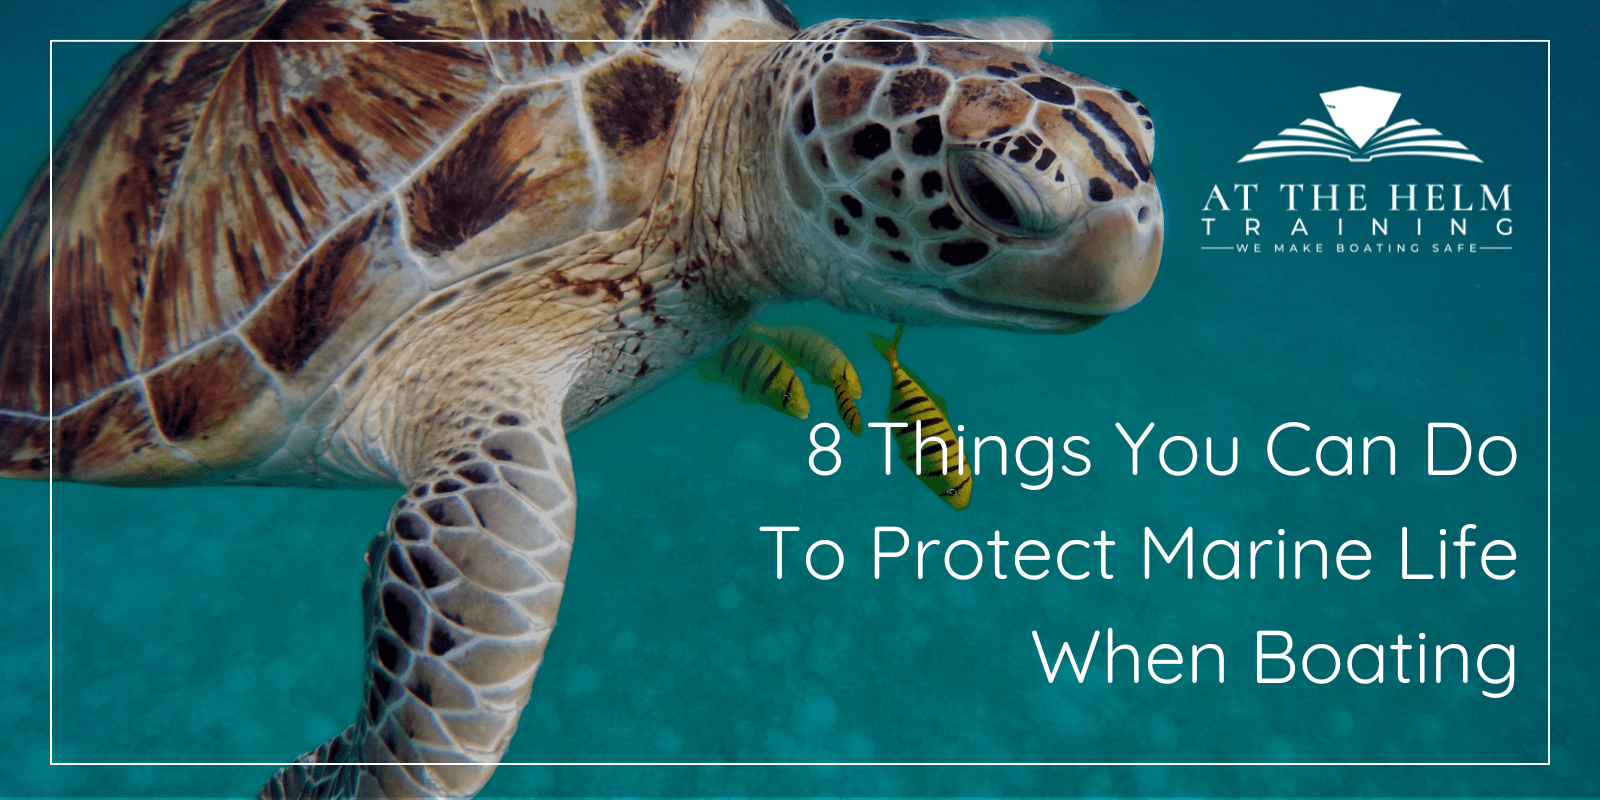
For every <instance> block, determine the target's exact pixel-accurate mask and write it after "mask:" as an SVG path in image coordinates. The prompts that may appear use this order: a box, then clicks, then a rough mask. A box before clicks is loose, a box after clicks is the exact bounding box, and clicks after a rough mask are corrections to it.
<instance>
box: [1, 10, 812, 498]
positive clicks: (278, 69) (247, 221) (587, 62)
mask: <svg viewBox="0 0 1600 800" xmlns="http://www.w3.org/2000/svg"><path fill="white" fill-rule="evenodd" d="M712 6H713V4H712V3H711V2H709V0H681V1H680V0H655V1H654V2H648V0H602V1H601V2H591V1H590V0H567V2H564V3H549V2H547V3H535V2H526V3H525V2H516V1H514V0H471V2H467V1H466V0H455V1H454V2H451V1H450V0H411V1H410V2H408V1H407V0H360V2H356V0H278V1H277V2H259V0H209V1H208V2H200V3H196V4H194V5H191V6H189V7H188V8H186V9H184V10H183V11H181V12H179V13H178V14H177V15H176V16H174V17H173V18H172V19H171V20H169V21H168V22H167V23H165V24H164V25H163V26H162V27H161V28H160V29H159V30H157V31H156V33H154V34H153V35H152V36H151V37H150V38H152V39H156V40H187V41H171V42H160V41H158V42H155V43H151V44H148V45H145V46H143V47H141V48H140V49H138V50H136V51H135V52H133V53H132V54H130V55H128V56H127V57H125V58H124V59H123V60H122V61H121V62H120V63H119V64H118V66H117V67H116V69H115V70H114V71H113V73H112V77H111V79H110V80H109V81H108V82H107V83H106V84H105V85H104V86H103V87H102V88H101V90H100V91H99V93H98V94H97V95H96V96H95V97H94V98H93V99H92V100H91V101H90V103H89V104H88V106H87V107H86V108H85V110H84V112H83V113H82V114H81V115H80V116H79V117H78V118H77V119H76V121H75V122H74V123H73V125H72V127H71V128H70V129H69V131H68V133H67V135H66V137H65V139H64V140H63V143H62V145H61V146H60V148H59V149H58V150H57V152H56V155H55V157H54V163H53V165H52V166H53V173H54V180H55V191H54V208H53V212H54V213H53V218H54V219H53V221H54V228H53V230H54V239H53V242H52V241H51V240H50V239H49V236H48V231H49V227H48V225H47V221H48V220H49V218H50V217H51V214H50V213H49V212H50V211H51V210H52V209H50V208H49V203H50V193H49V192H48V191H47V187H46V185H45V180H44V178H43V177H42V176H41V178H40V179H39V181H38V182H37V183H36V184H35V185H34V187H33V189H32V190H31V192H30V194H29V196H28V198H27V199H26V200H25V202H24V204H23V206H22V208H21V210H20V211H19V212H18V214H17V217H16V219H14V220H13V221H12V224H11V226H10V228H9V230H8V231H7V233H6V236H5V240H4V242H3V245H0V331H4V341H3V342H0V473H4V474H7V475H11V476H16V477H44V476H45V475H46V474H47V473H49V472H50V471H51V466H50V465H49V464H48V463H47V458H48V455H47V454H48V437H49V436H50V433H49V428H50V426H49V421H50V419H51V415H54V416H55V417H56V426H57V432H56V442H55V444H56V448H55V452H56V455H55V459H56V463H55V465H54V472H55V475H56V476H57V477H65V478H71V479H75V480H87V481H98V482H115V483H154V482H163V481H169V480H194V479H200V478H206V477H211V476H219V475H226V474H227V472H228V471H230V470H236V469H238V468H240V467H243V466H246V465H248V464H251V463H254V462H256V461H259V460H260V459H261V458H262V457H264V456H265V455H266V454H268V453H270V452H272V450H273V449H275V448H276V447H277V446H278V445H280V444H281V443H282V441H283V440H284V439H285V438H286V437H287V436H288V434H289V431H290V430H292V428H293V426H294V424H295V422H296V421H297V420H298V419H299V418H300V416H301V415H302V414H303V413H304V411H305V409H306V408H307V407H308V406H309V405H310V403H311V401H312V400H314V399H315V398H316V397H317V396H318V395H320V394H321V393H322V392H323V391H324V389H326V388H327V387H328V385H329V384H330V383H331V382H332V381H333V380H334V379H335V378H336V377H337V376H338V375H339V374H340V373H341V372H342V371H343V370H344V369H345V368H346V366H347V365H349V364H350V363H351V361H352V360H354V359H355V357H356V355H357V354H358V353H359V352H360V351H361V350H362V349H363V348H365V347H366V346H367V345H368V344H369V343H370V342H372V340H373V339H374V338H376V337H377V336H378V335H379V334H380V333H381V332H382V331H383V330H384V328H385V327H386V326H388V325H389V324H390V323H391V322H393V321H394V320H395V319H396V318H398V317H399V316H400V315H401V314H403V313H404V312H405V311H406V310H407V309H408V308H410V307H411V306H413V305H414V304H416V303H417V302H418V301H419V300H420V299H422V298H423V297H424V296H425V295H427V294H428V293H430V292H432V291H434V290H437V289H439V288H440V287H443V286H446V285H448V284H451V283H453V282H455V281H459V280H461V279H463V278H465V277H468V276H470V275H473V274H474V273H477V272H479V271H481V270H483V269H486V268H488V267H491V266H494V265H496V264H500V263H503V262H505V261H507V260H510V259H512V258H516V257H518V256H523V255H527V254H530V253H535V252H538V251H540V250H544V249H546V248H548V247H551V246H554V245H558V244H560V243H562V242H564V241H567V240H569V239H571V238H574V237H575V236H577V235H579V234H581V233H583V232H585V231H587V230H591V229H595V230H606V229H611V228H615V227H619V226H620V224H621V223H623V222H625V221H627V220H629V219H632V218H633V217H635V216H636V215H638V214H639V213H641V212H642V211H643V210H644V209H645V208H646V206H647V205H648V204H649V202H650V201H651V199H652V196H653V194H654V192H655V189H656V187H657V185H658V184H659V181H660V179H661V174H662V171H663V170H662V165H663V162H664V157H665V155H666V152H667V148H668V146H669V142H670V139H671V133H672V130H673V124H674V122H675V120H676V119H677V116H678V115H679V114H680V113H683V111H684V109H683V107H682V103H681V102H680V101H681V100H682V99H683V94H684V91H685V87H686V84H687V80H688V71H689V70H690V69H692V67H693V65H694V60H695V57H696V56H697V55H698V47H699V45H696V44H693V43H690V42H682V41H673V40H683V39H696V38H704V35H705V34H706V33H707V32H708V30H707V19H708V15H709V11H710V9H711V8H712ZM716 10H717V13H718V15H719V17H720V16H722V15H725V14H727V13H729V12H730V11H731V12H733V13H735V14H740V15H744V16H748V17H751V18H755V19H760V20H763V21H766V22H769V23H774V22H775V23H777V24H780V25H784V26H787V27H788V28H790V29H793V28H794V27H795V23H794V19H793V17H791V16H790V15H789V13H788V11H787V10H786V9H784V8H783V6H782V5H781V3H779V2H777V0H747V2H746V3H745V4H740V3H737V2H736V3H726V2H721V3H717V4H716ZM195 40H212V41H195ZM52 244H53V251H54V252H53V255H54V287H53V292H52V291H51V287H50V285H49V284H50V280H49V270H50V256H51V250H52V247H51V245H52ZM52 314H53V317H54V320H53V325H52V319H51V317H52ZM52 336H53V338H54V341H53V359H54V371H53V373H52V371H51V370H50V368H49V364H50V359H51V357H52V347H51V344H52V342H51V339H52Z"/></svg>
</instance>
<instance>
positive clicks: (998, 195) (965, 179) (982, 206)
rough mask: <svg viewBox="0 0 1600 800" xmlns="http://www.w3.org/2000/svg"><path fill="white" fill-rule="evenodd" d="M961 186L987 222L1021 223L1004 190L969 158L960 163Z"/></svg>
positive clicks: (1013, 224)
mask: <svg viewBox="0 0 1600 800" xmlns="http://www.w3.org/2000/svg"><path fill="white" fill-rule="evenodd" d="M961 188H962V189H963V190H964V191H965V192H966V195H967V199H968V200H970V201H971V202H972V205H973V206H974V207H975V208H976V210H977V211H978V212H979V213H981V214H983V216H985V217H987V218H988V221H989V222H993V223H995V224H996V225H999V226H1002V227H1007V228H1015V227H1018V226H1020V225H1021V224H1022V220H1021V219H1019V218H1018V216H1017V209H1016V206H1013V205H1012V204H1011V200H1010V199H1009V198H1007V197H1006V193H1005V191H1003V190H1002V189H1001V188H1000V186H999V184H996V183H995V182H994V179H993V178H990V177H989V174H988V173H987V172H984V171H983V168H982V167H980V166H978V165H977V164H975V163H973V161H972V160H970V159H969V160H966V161H963V162H962V164H961Z"/></svg>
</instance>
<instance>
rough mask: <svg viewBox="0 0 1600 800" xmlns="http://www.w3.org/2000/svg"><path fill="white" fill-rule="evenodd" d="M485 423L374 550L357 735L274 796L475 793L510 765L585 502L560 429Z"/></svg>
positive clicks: (269, 789) (275, 789)
mask: <svg viewBox="0 0 1600 800" xmlns="http://www.w3.org/2000/svg"><path fill="white" fill-rule="evenodd" d="M479 419H484V420H485V421H483V422H482V423H481V426H479V427H475V428H474V429H472V430H470V431H461V432H460V439H459V440H457V441H456V442H455V443H453V444H446V445H445V446H443V447H442V448H441V449H439V450H437V451H435V452H433V454H432V455H431V456H430V457H429V459H428V461H427V462H426V463H425V464H423V465H422V467H421V469H420V473H419V475H418V476H417V477H415V478H414V479H412V480H411V481H410V482H409V486H408V491H407V492H406V495H405V497H404V498H402V499H401V500H400V501H399V502H398V503H396V504H395V507H394V509H393V511H392V512H391V513H390V515H389V526H388V528H387V530H385V531H384V532H383V533H380V534H379V535H378V537H377V539H375V540H374V541H373V543H372V547H371V549H370V550H369V551H368V554H367V561H368V564H369V565H370V571H369V572H368V575H367V580H366V583H365V585H364V586H363V587H362V600H363V606H364V609H365V617H366V677H365V688H364V690H363V697H362V701H361V711H360V715H359V717H358V718H357V720H356V722H355V724H354V725H352V726H350V728H349V729H347V730H346V731H345V732H344V733H343V734H341V735H340V736H338V737H336V738H334V739H332V740H330V741H328V742H327V743H325V744H323V745H322V746H321V747H319V748H317V749H316V750H313V751H311V752H309V753H306V754H305V755H303V756H301V757H300V758H299V759H297V760H296V761H295V763H294V764H292V765H290V766H289V767H287V768H285V769H283V770H282V771H280V772H279V773H278V774H277V775H276V776H275V777H274V778H273V779H272V780H271V781H270V782H268V783H267V785H266V786H265V787H264V788H263V789H262V791H261V796H262V797H272V798H278V797H319V798H321V797H361V798H372V797H418V796H426V797H470V796H472V795H474V794H476V793H477V792H478V790H479V789H480V788H482V786H483V784H484V783H485V782H486V781H488V779H489V776H490V774H492V773H493V772H494V769H495V767H496V765H498V764H499V762H500V757H501V755H502V754H503V753H504V752H505V749H506V746H507V745H509V744H510V742H511V735H512V733H513V732H514V731H515V730H516V726H517V717H518V715H519V714H520V713H521V712H522V708H523V706H524V705H526V703H527V702H528V696H529V692H530V690H531V687H532V685H533V677H534V673H535V672H536V671H537V670H538V668H539V663H540V661H541V660H542V658H543V655H544V649H545V644H546V643H547V642H548V640H549V637H550V632H551V630H552V628H553V627H554V626H555V622H556V609H557V606H558V605H559V604H560V602H561V592H562V589H563V587H564V585H565V581H566V575H567V562H568V559H569V557H570V556H571V553H572V531H573V523H574V520H575V512H576V499H577V495H576V492H575V491H574V488H573V479H572V467H571V461H570V458H569V456H568V453H567V446H566V442H565V439H564V437H563V435H562V431H561V428H560V426H559V425H557V424H555V423H554V422H553V420H544V419H535V418H530V416H529V415H527V414H524V413H520V412H515V411H509V410H507V411H499V410H495V411H491V412H490V413H488V414H487V416H486V418H485V417H480V418H479ZM473 425H480V423H473V424H472V425H468V426H466V427H469V428H472V427H473Z"/></svg>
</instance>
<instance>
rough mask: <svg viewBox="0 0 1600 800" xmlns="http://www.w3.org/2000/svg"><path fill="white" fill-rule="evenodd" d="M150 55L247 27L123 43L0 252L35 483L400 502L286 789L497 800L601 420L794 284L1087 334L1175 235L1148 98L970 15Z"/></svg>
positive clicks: (2, 385) (751, 9) (745, 10)
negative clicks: (309, 488) (332, 703)
mask: <svg viewBox="0 0 1600 800" xmlns="http://www.w3.org/2000/svg"><path fill="white" fill-rule="evenodd" d="M153 38H157V39H163V40H222V41H220V42H211V43H203V42H196V41H183V42H178V41H170V42H162V43H157V44H153V45H148V46H145V47H142V48H141V49H139V50H137V51H135V52H134V53H133V54H132V55H130V56H128V57H127V58H125V59H124V60H123V61H122V62H121V63H120V64H119V66H118V68H117V69H116V71H115V73H114V74H113V76H112V78H111V80H110V81H109V82H108V83H107V84H106V86H105V87H104V88H103V89H102V90H101V91H100V93H99V94H98V95H96V97H95V98H94V99H93V101H91V103H90V104H89V106H88V108H87V109H86V110H85V111H84V113H83V114H82V115H81V116H80V117H79V118H78V119H77V120H76V121H75V122H74V124H73V125H72V127H71V129H70V130H69V132H68V133H67V135H66V137H65V139H64V140H63V142H62V144H61V146H60V148H59V150H58V151H57V153H56V155H55V158H54V175H55V186H54V207H53V209H52V208H50V207H49V202H50V201H49V197H50V195H49V193H48V192H47V187H46V186H45V185H44V182H43V179H42V178H41V180H40V182H39V183H38V184H36V185H35V187H34V189H33V190H32V192H31V194H30V196H29V198H28V200H27V201H26V202H25V203H24V205H23V207H22V209H21V210H20V211H19V212H18V214H17V217H16V219H15V220H14V221H13V222H12V225H11V227H10V229H9V230H8V232H7V234H6V238H5V241H4V244H3V248H0V331H3V332H4V333H3V335H4V341H3V342H0V472H3V474H5V475H9V476H13V477H23V478H44V477H46V476H50V475H53V476H54V477H55V478H57V479H63V480H76V481H89V482H97V483H112V484H125V485H135V484H138V485H148V484H162V483H174V482H191V483H257V484H278V485H315V486H363V485H394V484H400V485H401V486H403V487H405V490H406V492H405V495H404V496H403V498H402V499H401V500H400V501H399V502H397V503H396V504H395V506H394V509H393V511H392V512H391V514H390V517H389V523H388V526H387V528H386V529H385V531H384V532H383V533H382V534H380V535H379V536H378V537H377V539H376V540H375V541H374V542H373V543H372V547H371V549H370V551H369V559H368V560H369V564H370V572H369V575H368V578H367V581H366V584H365V587H364V589H363V597H364V605H365V609H366V638H365V642H366V664H367V676H366V686H365V694H364V697H363V700H362V703H361V708H360V712H359V714H358V717H357V720H356V722H355V723H354V724H353V725H352V726H350V728H349V729H348V730H346V731H345V732H344V733H343V734H342V735H340V736H338V737H335V738H334V739H332V740H330V741H329V742H327V743H326V744H324V745H322V746H321V747H319V748H317V749H316V750H313V751H312V752H310V753H307V754H306V755H304V756H302V757H301V758H300V759H299V760H298V761H297V762H296V763H295V764H293V765H291V766H290V767H289V768H286V769H285V770H283V771H282V772H280V773H279V774H278V775H277V776H276V777H275V778H273V780H272V781H271V782H270V783H269V784H268V785H267V787H266V789H264V790H263V794H265V795H269V796H318V797H323V796H334V795H338V796H362V797H370V796H380V795H387V796H415V795H429V796H434V795H437V796H470V795H472V794H474V793H475V792H477V791H478V790H479V789H480V788H481V787H482V785H483V783H484V782H485V781H486V780H487V779H488V777H489V775H490V774H491V773H492V772H493V770H494V767H495V765H496V764H497V763H498V761H499V759H500V756H501V754H502V753H503V752H504V750H505V748H506V746H507V743H508V742H509V740H510V738H511V735H512V732H513V730H514V729H515V727H516V721H517V715H518V714H519V713H520V711H521V709H522V707H523V706H524V704H525V703H526V702H527V699H528V695H529V692H530V690H531V686H532V682H533V676H534V672H535V671H536V670H537V668H538V666H539V663H540V659H541V657H542V654H543V652H544V647H545V643H546V641H547V640H548V637H549V635H550V631H551V629H552V627H553V626H554V624H555V617H556V608H557V605H558V604H559V602H560V598H561V592H562V587H563V581H564V580H565V576H566V569H567V562H568V555H569V553H570V548H571V542H572V536H573V528H574V497H575V493H574V490H573V477H572V470H571V466H570V461H569V458H568V455H567V446H566V440H565V434H566V432H567V431H570V430H573V429H575V428H577V427H578V426H580V425H582V424H584V423H585V422H588V421H589V420H592V419H594V418H595V417H597V416H598V415H600V414H602V413H604V412H605V411H607V410H609V409H610V408H613V407H616V406H617V405H618V404H620V403H622V402H625V401H627V400H629V399H631V398H633V397H636V396H638V395H639V394H641V393H642V392H644V391H646V390H648V389H649V388H651V387H652V386H654V385H656V384H658V383H660V382H661V381H662V380H664V379H665V378H667V377H668V376H670V375H671V374H673V373H674V372H676V371H677V370H679V369H681V368H683V367H685V366H687V365H689V364H691V363H693V362H694V361H695V360H696V359H699V358H701V357H703V356H704V355H706V354H707V353H710V352H714V351H715V350H716V349H718V348H720V347H722V346H723V345H724V344H725V343H727V342H728V341H729V340H730V339H732V338H733V337H734V336H735V335H736V334H737V333H738V332H739V330H740V329H742V328H743V327H744V326H745V325H746V324H747V323H748V322H749V320H750V318H751V316H752V315H753V314H754V312H755V311H756V310H757V309H758V308H759V307H760V306H761V305H762V304H764V303H766V302H770V301H774V300H782V299H786V298H795V297H803V296H812V297H820V298H824V299H826V300H828V301H830V302H832V303H834V304H836V305H839V306H841V307H843V308H846V309H850V310H857V311H863V312H867V313H872V314H877V315H879V316H884V317H888V318H890V319H893V320H898V321H912V322H923V323H938V322H945V323H958V324H959V323H966V324H977V325H986V326H991V327H998V328H1008V329H1015V330H1032V331H1072V330H1078V329H1081V328H1083V327H1086V326H1088V325H1091V324H1093V323H1094V322H1096V321H1098V320H1099V319H1100V318H1101V317H1102V316H1103V315H1105V314H1108V313H1113V312H1116V311H1120V310H1122V309H1123V308H1126V307H1127V306H1129V305H1131V304H1132V303H1134V302H1136V301H1137V300H1138V299H1139V298H1140V297H1142V296H1143V295H1144V293H1145V291H1146V290H1147V289H1148V287H1149V285H1150V283H1151V281H1152V280H1153V279H1154V276H1155V271H1156V266H1157V262H1158V260H1159V255H1160V246H1161V226H1162V214H1161V203H1160V198H1159V196H1158V194H1157V192H1156V189H1155V185H1154V183H1153V182H1152V178H1151V175H1150V170H1149V161H1150V157H1151V153H1152V149H1153V135H1152V128H1151V123H1150V121H1149V118H1148V115H1147V114H1146V112H1145V109H1144V107H1143V106H1142V105H1139V104H1138V103H1137V101H1135V100H1134V99H1133V97H1132V96H1131V95H1129V94H1127V93H1125V92H1118V91H1117V90H1115V89H1111V88H1109V87H1106V86H1104V85H1102V84H1099V83H1096V82H1095V81H1092V80H1089V79H1086V78H1082V77H1079V76H1076V75H1073V74H1070V73H1067V72H1065V71H1063V70H1061V69H1059V68H1056V67H1053V66H1050V65H1047V64H1045V63H1043V62H1041V61H1039V60H1038V59H1036V58H1034V57H1032V56H1031V55H1028V54H1026V53H1023V52H1020V51H1016V50H1011V49H1008V48H1005V47H1002V46H999V45H994V44H985V43H981V42H975V41H970V40H963V39H962V37H961V36H960V35H959V34H958V33H955V32H953V31H951V30H947V29H944V28H938V27H933V26H929V25H923V24H916V23H904V22H895V21H860V20H856V21H836V22H829V23H824V24H821V25H818V26H814V27H812V28H808V29H806V30H804V31H797V30H796V25H795V23H794V21H793V19H792V18H791V17H790V16H789V14H788V12H787V11H786V10H785V9H783V7H782V6H781V5H780V4H779V3H778V2H777V1H776V0H732V1H731V2H719V3H715V4H713V3H709V2H695V1H694V0H687V1H684V2H678V1H676V0H603V1H602V2H597V3H589V2H579V0H568V2H565V3H545V4H538V3H530V4H527V5H523V4H521V3H518V2H512V1H510V0H471V2H459V1H458V2H447V1H446V0H413V1H412V2H401V0H361V2H355V0H203V1H202V2H199V3H197V4H195V5H193V6H190V7H189V8H187V9H185V10H184V11H182V12H180V13H179V14H178V15H176V16H175V17H174V18H173V19H172V20H170V21H169V22H168V23H166V24H165V25H164V26H162V28H161V29H160V30H158V31H157V33H156V34H155V35H154V37H153ZM306 40H313V41H306ZM497 40H498V41H497ZM504 40H519V41H510V42H508V41H504ZM679 40H699V41H695V42H687V41H679ZM706 40H719V41H706ZM52 211H53V223H54V226H53V238H51V236H49V235H48V234H47V231H48V230H50V229H47V227H46V220H47V218H48V217H49V216H50V212H52ZM52 253H53V257H54V275H53V282H52V280H51V278H50V271H49V270H50V257H51V255H52ZM52 308H53V317H52V315H51V313H50V309H52ZM52 350H53V367H52V361H51V358H50V354H51V352H52Z"/></svg>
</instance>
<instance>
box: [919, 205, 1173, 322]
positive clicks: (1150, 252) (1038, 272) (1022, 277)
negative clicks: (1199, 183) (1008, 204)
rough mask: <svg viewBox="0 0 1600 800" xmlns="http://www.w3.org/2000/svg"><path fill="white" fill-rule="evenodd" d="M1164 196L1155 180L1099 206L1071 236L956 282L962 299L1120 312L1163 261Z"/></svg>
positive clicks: (1011, 255) (1140, 295) (1018, 252)
mask: <svg viewBox="0 0 1600 800" xmlns="http://www.w3.org/2000/svg"><path fill="white" fill-rule="evenodd" d="M1162 228H1163V217H1162V210H1161V196H1160V194H1159V193H1157V191H1156V188H1155V185H1154V184H1153V183H1146V184H1143V185H1142V186H1141V187H1140V191H1138V192H1135V193H1134V194H1132V195H1129V196H1127V197H1123V198H1118V199H1117V200H1115V201H1113V202H1108V203H1104V204H1097V205H1096V206H1095V207H1094V208H1092V209H1090V210H1089V211H1088V213H1086V214H1084V215H1083V216H1081V217H1079V218H1078V219H1077V220H1076V221H1075V222H1074V223H1073V224H1072V226H1071V227H1070V228H1069V229H1068V230H1067V233H1066V235H1065V236H1061V237H1058V238H1055V239H1053V240H1051V241H1049V242H1048V243H1044V244H1043V246H1041V247H1027V246H1025V245H1024V246H1019V247H1014V248H1010V249H1007V250H1006V251H1005V253H1004V255H1003V256H1002V257H1000V258H997V259H995V260H994V262H993V263H991V264H988V265H986V266H984V267H982V268H980V269H977V270H974V271H973V272H970V273H967V274H965V275H960V276H956V277H953V278H952V279H951V284H952V288H954V289H955V290H956V291H958V292H960V293H961V294H963V295H966V296H968V297H971V298H974V299H980V300H983V301H987V302H990V303H1004V304H1007V305H1014V306H1020V307H1023V308H1032V309H1038V310H1041V311H1065V312H1070V313H1074V314H1093V315H1104V314H1115V313H1117V312H1119V311H1122V310H1124V309H1126V308H1128V307H1129V306H1132V305H1133V304H1134V303H1137V302H1139V301H1140V300H1142V299H1144V296H1145V294H1146V293H1147V292H1149V291H1150V285H1151V283H1153V282H1154V281H1155V279H1156V270H1157V268H1158V267H1159V266H1160V264H1161V241H1162Z"/></svg>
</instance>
